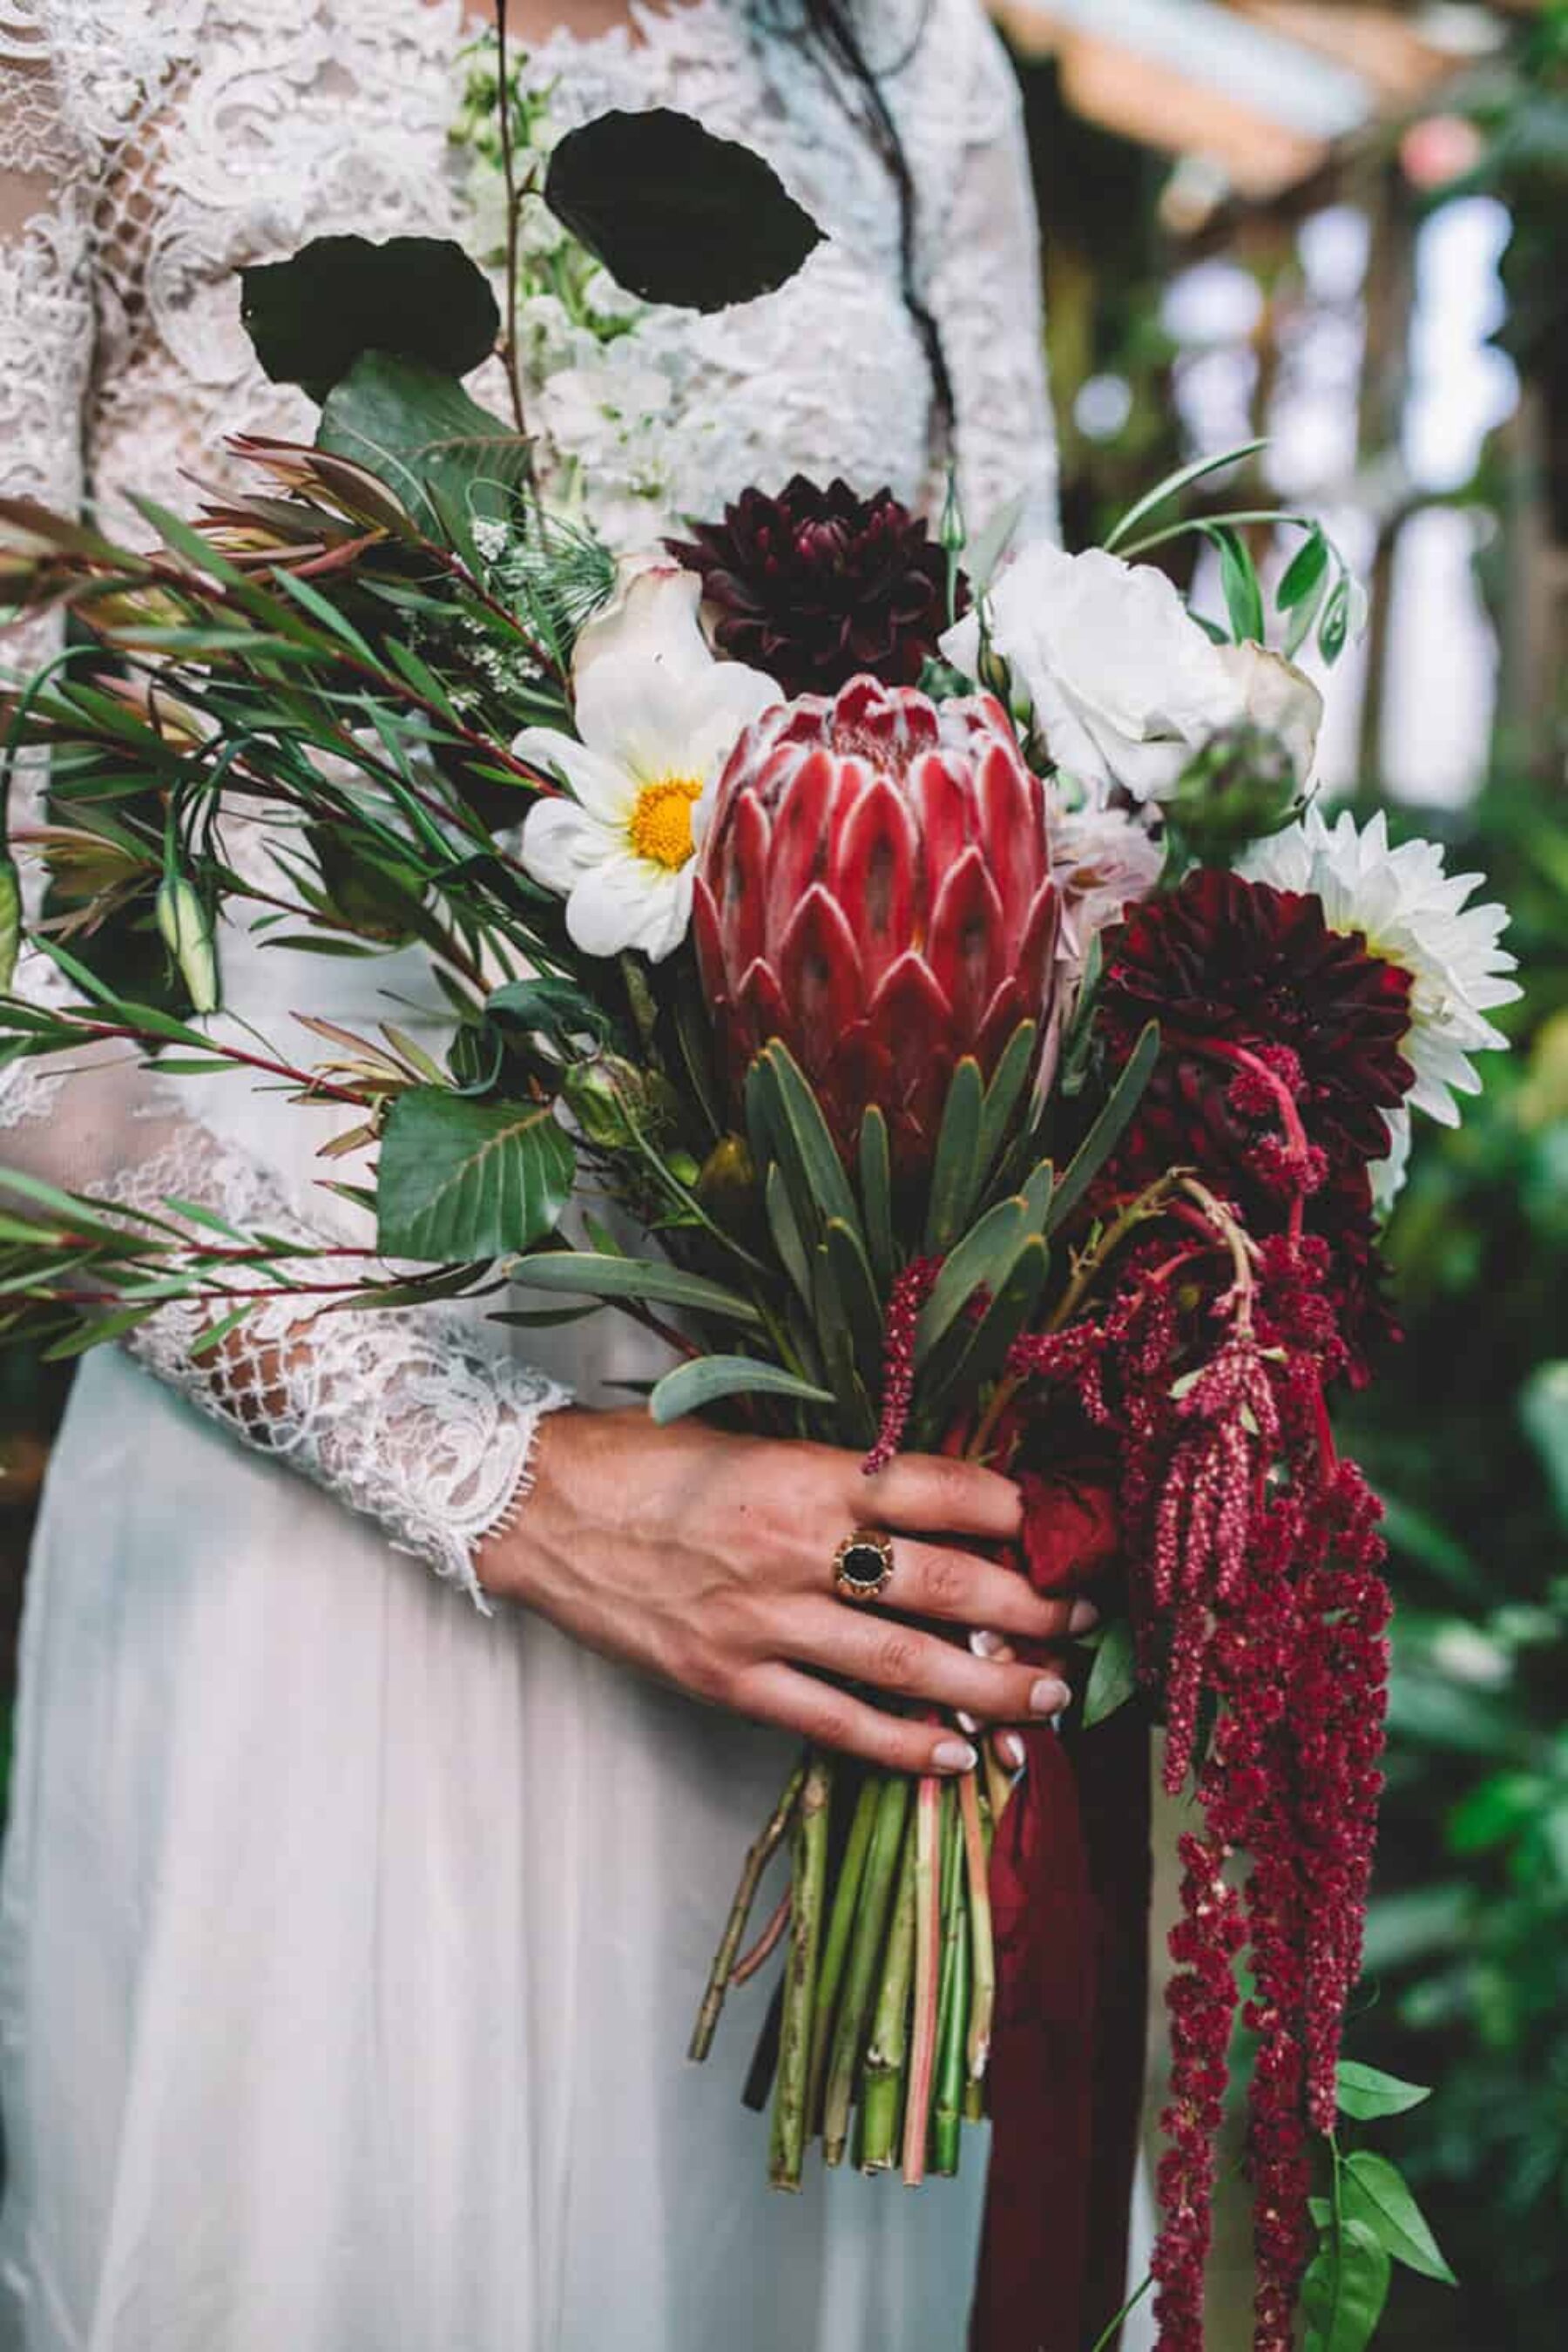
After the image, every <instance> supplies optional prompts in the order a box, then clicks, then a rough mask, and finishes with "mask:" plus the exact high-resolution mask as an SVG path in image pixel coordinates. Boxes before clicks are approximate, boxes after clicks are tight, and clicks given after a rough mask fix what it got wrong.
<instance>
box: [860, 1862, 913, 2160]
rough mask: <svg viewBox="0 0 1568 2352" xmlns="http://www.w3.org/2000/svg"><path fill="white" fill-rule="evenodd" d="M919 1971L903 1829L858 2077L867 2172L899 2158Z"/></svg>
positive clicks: (910, 1869) (862, 2156)
mask: <svg viewBox="0 0 1568 2352" xmlns="http://www.w3.org/2000/svg"><path fill="white" fill-rule="evenodd" d="M914 1972H915V1841H914V1832H913V1831H912V1830H907V1831H906V1832H905V1833H904V1841H903V1856H902V1859H901V1861H900V1864H899V1894H898V1900H897V1902H896V1903H895V1905H894V1906H893V1924H892V1927H891V1928H890V1930H889V1936H888V1954H887V1958H886V1960H885V1961H884V1962H883V1966H882V1987H881V1990H880V1991H879V1994H878V1996H877V2011H876V2015H875V2016H874V2017H873V2019H872V2021H871V2039H870V2042H869V2044H868V2048H867V2051H866V2065H865V2070H864V2072H863V2074H862V2075H861V2078H860V2116H859V2122H860V2134H861V2139H860V2150H859V2158H858V2161H859V2165H860V2168H861V2170H862V2171H863V2172H890V2171H891V2170H892V2168H893V2166H894V2164H895V2163H896V2162H897V2161H898V2151H899V2125H900V2120H901V2109H902V2105H903V2096H904V2062H905V2059H906V2057H907V2055H908V2052H909V2042H910V1982H911V1980H912V1979H913V1976H914Z"/></svg>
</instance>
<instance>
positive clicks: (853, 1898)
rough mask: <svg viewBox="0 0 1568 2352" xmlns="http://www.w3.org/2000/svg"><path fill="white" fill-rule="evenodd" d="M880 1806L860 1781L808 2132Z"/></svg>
mask: <svg viewBox="0 0 1568 2352" xmlns="http://www.w3.org/2000/svg"><path fill="white" fill-rule="evenodd" d="M880 1805H881V1790H880V1789H879V1787H878V1785H877V1782H876V1780H874V1779H870V1778H868V1779H867V1780H864V1781H862V1783H861V1785H860V1793H859V1795H858V1797H857V1799H856V1800H855V1815H854V1819H853V1820H852V1822H850V1824H849V1842H848V1843H847V1845H846V1847H845V1849H844V1859H843V1861H842V1862H841V1863H840V1864H839V1866H838V1884H837V1886H836V1887H835V1889H834V1892H833V1908H832V1910H831V1912H830V1913H829V1915H828V1920H827V1934H826V1938H825V1939H824V1942H823V1947H822V1965H821V1968H820V1969H819V1970H818V1972H817V1979H816V2019H815V2021H814V2023H813V2026H812V2034H811V2074H810V2077H809V2082H808V2085H807V2091H806V2101H805V2114H806V2129H807V2131H808V2133H809V2132H811V2131H814V2130H815V2129H816V2126H817V2123H818V2121H819V2119H820V2117H821V2114H822V2089H823V2082H824V2078H825V2076H826V2072H827V2053H828V2048H829V2044H830V2039H831V2036H832V2032H833V2021H834V2018H835V2016H836V2014H837V2008H838V1991H839V1987H840V1986H841V1985H842V1983H843V1981H844V1969H845V1964H846V1962H847V1959H848V1958H849V1946H850V1940H851V1938H852V1937H853V1935H854V1932H855V1916H856V1911H857V1908H858V1904H859V1900H860V1886H861V1882H862V1880H863V1879H864V1877H865V1874H866V1860H867V1856H868V1853H870V1850H871V1841H872V1838H873V1836H874V1834H875V1832H876V1827H877V1814H878V1811H879V1807H880Z"/></svg>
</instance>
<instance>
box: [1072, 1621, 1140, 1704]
mask: <svg viewBox="0 0 1568 2352" xmlns="http://www.w3.org/2000/svg"><path fill="white" fill-rule="evenodd" d="M1137 1690H1138V1654H1137V1650H1136V1647H1135V1644H1134V1643H1133V1639H1132V1627H1131V1622H1129V1620H1128V1619H1127V1618H1125V1617H1113V1618H1112V1619H1111V1621H1110V1624H1109V1625H1107V1627H1106V1629H1105V1632H1104V1633H1103V1634H1102V1635H1101V1637H1100V1641H1099V1643H1097V1644H1096V1647H1095V1653H1094V1664H1092V1665H1091V1666H1090V1668H1089V1685H1088V1687H1087V1689H1086V1690H1085V1692H1084V1695H1083V1721H1084V1728H1085V1730H1089V1729H1091V1728H1092V1727H1093V1726H1094V1725H1095V1724H1097V1723H1103V1722H1104V1721H1105V1719H1106V1717H1107V1716H1110V1715H1114V1714H1115V1713H1116V1711H1117V1709H1118V1707H1121V1706H1126V1705H1127V1702H1128V1700H1129V1699H1131V1698H1133V1697H1135V1696H1136V1695H1137Z"/></svg>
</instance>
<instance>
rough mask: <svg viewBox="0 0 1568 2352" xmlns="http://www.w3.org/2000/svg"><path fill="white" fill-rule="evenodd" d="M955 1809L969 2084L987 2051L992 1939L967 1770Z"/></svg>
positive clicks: (979, 2076) (987, 1881)
mask: <svg viewBox="0 0 1568 2352" xmlns="http://www.w3.org/2000/svg"><path fill="white" fill-rule="evenodd" d="M958 1803H959V1811H960V1813H961V1815H962V1818H963V1864H964V1870H965V1873H966V1875H967V1878H968V1885H969V1958H970V1970H969V1972H970V1980H971V1983H972V1986H973V1992H972V1995H971V2000H970V2011H969V2039H968V2043H967V2047H966V2051H965V2060H966V2064H965V2072H966V2074H967V2075H968V2079H969V2080H970V2082H972V2083H978V2082H980V2081H982V2080H983V2079H984V2074H985V2067H986V2062H987V2061H988V2059H989V2058H990V2055H991V2027H992V2021H993V2020H994V2016H995V2011H996V1943H995V1937H994V1933H993V1929H992V1922H991V1857H990V1854H989V1852H988V1851H987V1841H986V1836H985V1822H984V1815H983V1814H982V1812H981V1810H980V1790H979V1787H978V1785H977V1783H976V1780H975V1777H974V1775H973V1772H966V1773H965V1774H964V1776H963V1780H961V1781H960V1782H959V1784H958Z"/></svg>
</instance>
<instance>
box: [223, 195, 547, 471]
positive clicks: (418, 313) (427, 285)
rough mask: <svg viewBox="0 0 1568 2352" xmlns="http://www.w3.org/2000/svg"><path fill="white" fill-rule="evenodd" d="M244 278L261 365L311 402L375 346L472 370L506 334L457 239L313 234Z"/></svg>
mask: <svg viewBox="0 0 1568 2352" xmlns="http://www.w3.org/2000/svg"><path fill="white" fill-rule="evenodd" d="M239 283H240V319H241V321H242V323H243V325H244V327H245V330H246V332H247V334H248V335H249V337H250V340H251V341H252V343H253V344H254V345H255V347H256V356H257V358H258V360H259V361H260V362H261V366H262V370H263V373H265V374H267V375H268V376H269V377H270V378H271V380H272V382H273V383H297V384H300V385H302V386H303V388H304V390H305V391H306V392H307V393H309V394H310V398H311V399H312V400H318V401H319V400H324V399H325V397H326V395H327V394H328V393H329V392H330V391H331V387H332V386H333V384H335V383H340V382H341V381H342V378H343V377H344V376H345V375H347V373H348V372H349V370H350V369H351V368H352V367H353V364H354V362H355V361H356V360H358V359H359V358H360V357H361V356H362V354H363V353H364V352H370V351H375V352H388V353H391V354H392V355H394V356H395V357H396V358H399V359H405V360H414V361H417V362H419V364H420V365H421V366H423V367H426V368H431V369H435V370H437V371H439V373H441V374H443V375H445V376H447V377H448V378H453V379H455V378H457V377H458V376H464V375H467V374H468V371H469V369H470V368H476V367H478V366H479V362H480V361H481V360H483V359H486V358H488V357H489V353H490V352H492V351H493V350H494V349H495V344H496V338H497V336H498V335H499V334H500V310H498V309H497V307H496V299H495V296H494V295H493V294H492V293H491V291H490V287H489V279H488V278H486V276H485V274H484V272H483V270H482V269H480V268H478V267H477V266H476V264H475V263H473V262H472V261H470V260H469V259H468V255H467V254H466V253H465V252H464V251H463V248H462V247H461V246H460V245H456V244H454V243H453V241H452V240H451V238H450V237H437V236H395V237H391V238H389V239H387V241H386V242H385V243H384V244H379V245H373V244H372V243H371V242H370V240H369V239H368V238H367V237H363V236H319V237H313V238H312V239H311V241H310V244H309V245H307V246H304V247H301V248H300V251H299V252H298V253H296V254H294V255H293V256H292V257H291V258H290V259H289V260H288V261H268V262H256V263H253V264H252V265H251V266H250V267H249V268H245V269H242V270H241V271H240V273H239ZM349 454H352V453H349Z"/></svg>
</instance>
